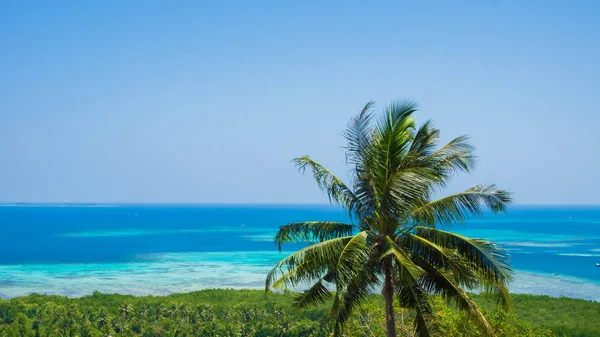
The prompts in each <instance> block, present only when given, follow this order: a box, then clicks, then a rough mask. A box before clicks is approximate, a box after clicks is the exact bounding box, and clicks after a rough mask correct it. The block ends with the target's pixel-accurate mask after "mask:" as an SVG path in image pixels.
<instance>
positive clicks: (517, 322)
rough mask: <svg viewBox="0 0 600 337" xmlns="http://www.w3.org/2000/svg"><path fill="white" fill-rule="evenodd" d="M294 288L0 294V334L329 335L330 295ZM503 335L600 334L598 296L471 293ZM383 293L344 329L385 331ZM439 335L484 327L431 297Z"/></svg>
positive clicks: (400, 321)
mask: <svg viewBox="0 0 600 337" xmlns="http://www.w3.org/2000/svg"><path fill="white" fill-rule="evenodd" d="M294 296H296V294H294V293H290V292H286V293H273V294H269V295H268V296H265V294H264V292H262V291H258V290H224V289H220V290H203V291H198V292H193V293H187V294H174V295H170V296H164V297H163V296H143V297H135V296H127V295H110V294H100V293H97V292H94V293H93V294H92V295H90V296H86V297H82V298H74V299H70V298H67V297H62V296H51V295H36V294H33V295H29V296H25V297H20V298H14V299H10V300H4V301H3V300H0V337H13V336H14V337H16V336H79V337H99V336H145V337H163V336H165V337H167V336H185V337H187V336H223V337H224V336H239V337H241V336H265V337H266V336H269V337H271V336H280V337H288V336H289V337H296V336H298V337H300V336H308V337H311V336H312V337H326V336H330V330H331V326H332V325H333V320H334V317H333V316H332V315H331V314H330V311H329V310H328V308H329V306H330V305H331V301H327V302H325V303H324V304H322V305H319V306H317V307H314V308H312V309H308V310H302V311H298V310H296V309H294V307H293V305H292V304H293V297H294ZM472 298H473V299H474V300H475V301H476V302H477V303H478V304H480V306H481V307H482V308H483V310H484V312H485V313H486V317H487V319H488V321H489V323H490V325H491V326H492V329H493V330H494V331H495V333H496V335H497V336H498V337H591V336H600V322H599V321H598V317H600V303H597V302H589V301H583V300H575V299H569V298H550V297H547V296H533V295H511V300H512V302H513V303H514V311H513V312H511V313H507V312H505V311H501V310H500V311H499V310H496V308H497V306H496V304H495V303H494V301H493V299H490V298H489V297H487V296H485V295H472ZM383 308H384V307H383V299H382V297H381V296H380V295H373V294H371V295H367V296H366V299H365V300H364V301H363V302H362V304H361V305H360V306H359V307H357V309H356V310H355V314H354V315H352V316H351V317H349V319H348V322H347V324H346V328H345V330H344V331H343V336H347V337H358V336H361V337H362V336H383V335H385V313H384V310H383ZM432 308H433V315H434V318H435V320H436V321H437V322H438V324H437V328H438V330H439V331H438V332H437V334H434V335H435V336H456V337H479V336H483V335H484V334H483V333H482V331H481V330H480V329H479V328H478V327H477V326H476V325H474V324H472V323H471V322H472V321H471V320H470V318H469V317H468V315H467V314H466V313H464V312H462V311H457V310H456V309H455V308H454V307H448V306H447V305H446V304H445V301H444V300H443V299H442V298H441V297H438V296H434V297H433V298H432ZM414 318H415V313H414V312H413V311H411V310H405V309H401V310H398V311H397V313H396V328H397V331H398V333H399V335H400V336H414V329H413V325H412V322H413V320H414Z"/></svg>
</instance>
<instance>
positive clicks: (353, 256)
mask: <svg viewBox="0 0 600 337" xmlns="http://www.w3.org/2000/svg"><path fill="white" fill-rule="evenodd" d="M368 237H369V233H368V232H367V231H362V232H360V233H358V234H356V235H355V236H354V237H353V238H352V239H351V240H350V241H348V243H347V244H346V246H344V249H343V250H342V252H341V253H340V257H339V258H338V262H337V266H336V267H337V268H336V272H337V286H344V285H345V284H346V283H348V282H349V281H350V280H352V279H354V278H356V277H361V276H362V275H360V273H361V272H363V271H364V268H365V267H364V266H365V264H366V263H367V260H368V259H369V256H370V251H371V247H370V246H369V245H367V240H368Z"/></svg>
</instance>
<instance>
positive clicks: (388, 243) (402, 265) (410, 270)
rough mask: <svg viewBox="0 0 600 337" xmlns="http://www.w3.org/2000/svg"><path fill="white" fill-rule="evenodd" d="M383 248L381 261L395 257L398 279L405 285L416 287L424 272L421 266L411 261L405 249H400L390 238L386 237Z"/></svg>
mask: <svg viewBox="0 0 600 337" xmlns="http://www.w3.org/2000/svg"><path fill="white" fill-rule="evenodd" d="M383 247H384V250H383V254H381V257H380V260H383V259H384V258H386V257H388V256H391V257H393V260H394V261H395V264H394V267H395V269H396V270H397V272H396V273H395V277H396V279H397V280H401V281H402V284H403V285H406V286H412V285H414V284H415V283H416V282H417V279H418V278H419V276H420V274H421V273H422V272H423V270H422V269H421V268H419V266H417V265H416V264H415V263H414V262H413V261H412V260H411V258H410V256H409V255H408V254H407V253H406V252H405V251H404V249H402V248H401V247H399V246H398V245H397V244H396V243H395V242H394V240H393V239H391V238H390V237H389V236H386V237H385V239H384V243H383Z"/></svg>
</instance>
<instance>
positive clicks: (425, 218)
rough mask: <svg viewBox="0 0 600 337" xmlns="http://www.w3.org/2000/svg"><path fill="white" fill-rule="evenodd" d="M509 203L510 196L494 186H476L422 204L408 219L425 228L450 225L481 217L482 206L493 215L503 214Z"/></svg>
mask: <svg viewBox="0 0 600 337" xmlns="http://www.w3.org/2000/svg"><path fill="white" fill-rule="evenodd" d="M511 201H512V199H511V197H510V194H509V193H508V192H507V191H505V190H500V189H497V188H496V186H495V185H487V186H486V185H476V186H474V187H472V188H470V189H468V190H466V191H464V192H460V193H456V194H452V195H449V196H447V197H443V198H440V199H437V200H435V201H430V202H426V203H422V204H421V205H420V206H418V207H417V208H415V209H414V210H413V211H412V213H411V215H410V217H411V218H412V219H413V220H414V221H415V222H417V223H419V224H423V225H426V226H431V227H435V226H436V225H450V224H454V223H457V222H463V221H465V220H466V219H467V218H468V217H469V216H471V215H481V214H482V205H486V206H487V207H488V208H489V209H490V210H491V211H492V212H494V213H501V212H505V211H506V206H507V204H509V203H511Z"/></svg>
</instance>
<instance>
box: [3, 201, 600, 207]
mask: <svg viewBox="0 0 600 337" xmlns="http://www.w3.org/2000/svg"><path fill="white" fill-rule="evenodd" d="M0 205H2V206H25V205H48V206H51V205H73V206H78V205H198V206H201V205H202V206H206V205H319V206H338V207H341V206H339V205H337V204H335V203H329V202H221V201H208V202H207V201H204V202H193V201H192V202H190V201H167V202H165V201H145V202H144V201H116V202H105V201H101V202H92V201H77V202H67V201H58V202H52V201H0ZM510 206H600V204H595V203H562V204H561V203H514V204H511V205H509V207H510Z"/></svg>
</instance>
